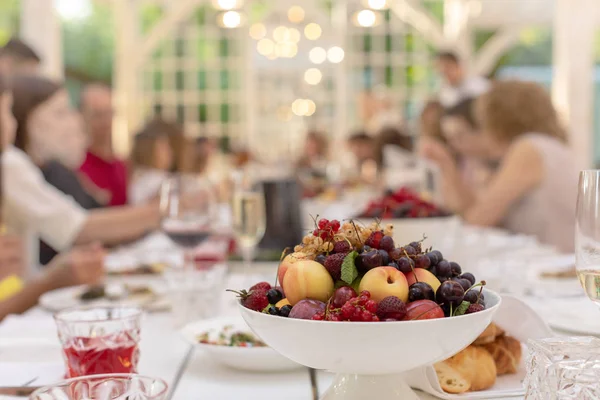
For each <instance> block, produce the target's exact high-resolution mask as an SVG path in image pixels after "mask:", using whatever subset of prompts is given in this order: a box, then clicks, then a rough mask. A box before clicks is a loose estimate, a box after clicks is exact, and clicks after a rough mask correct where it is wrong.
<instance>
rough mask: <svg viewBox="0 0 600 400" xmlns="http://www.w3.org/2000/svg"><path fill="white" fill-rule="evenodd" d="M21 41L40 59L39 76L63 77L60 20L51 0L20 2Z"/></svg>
mask: <svg viewBox="0 0 600 400" xmlns="http://www.w3.org/2000/svg"><path fill="white" fill-rule="evenodd" d="M21 40H23V41H24V42H25V43H27V44H28V45H29V46H31V48H32V49H33V50H34V51H35V52H36V53H37V54H38V55H39V56H40V58H41V59H42V63H41V71H40V72H41V74H43V75H45V76H48V77H51V78H54V79H62V78H63V77H64V67H63V54H62V34H61V27H60V19H59V17H58V15H57V13H56V10H55V9H54V2H53V1H51V0H42V1H40V0H21Z"/></svg>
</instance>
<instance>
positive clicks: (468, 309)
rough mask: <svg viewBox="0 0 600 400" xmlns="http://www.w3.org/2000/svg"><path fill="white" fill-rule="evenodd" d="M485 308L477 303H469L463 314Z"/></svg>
mask: <svg viewBox="0 0 600 400" xmlns="http://www.w3.org/2000/svg"><path fill="white" fill-rule="evenodd" d="M483 310H485V306H482V305H481V304H479V303H475V304H471V305H470V306H469V308H467V312H466V313H465V314H473V313H476V312H479V311H483Z"/></svg>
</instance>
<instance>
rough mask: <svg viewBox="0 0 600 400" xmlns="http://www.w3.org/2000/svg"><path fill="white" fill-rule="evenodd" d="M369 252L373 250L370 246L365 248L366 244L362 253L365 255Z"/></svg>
mask: <svg viewBox="0 0 600 400" xmlns="http://www.w3.org/2000/svg"><path fill="white" fill-rule="evenodd" d="M371 250H373V249H372V248H371V246H367V245H366V244H365V245H364V246H363V251H364V252H365V253H366V252H369V251H371Z"/></svg>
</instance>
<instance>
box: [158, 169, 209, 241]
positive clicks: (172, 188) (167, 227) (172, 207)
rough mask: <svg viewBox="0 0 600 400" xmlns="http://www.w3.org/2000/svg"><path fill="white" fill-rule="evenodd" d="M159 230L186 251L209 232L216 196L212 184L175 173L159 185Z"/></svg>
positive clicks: (202, 239) (204, 238)
mask: <svg viewBox="0 0 600 400" xmlns="http://www.w3.org/2000/svg"><path fill="white" fill-rule="evenodd" d="M160 206H161V211H162V221H161V228H162V231H163V232H164V233H165V234H166V235H167V236H168V237H169V238H170V239H171V240H172V241H173V242H174V243H176V244H177V245H179V246H180V247H181V248H183V249H184V251H186V252H189V251H191V250H192V249H194V248H195V247H196V246H198V245H199V244H200V243H202V242H204V241H205V240H206V239H208V237H209V236H210V235H211V233H212V228H213V222H214V216H215V215H216V200H215V193H214V187H213V185H212V184H211V183H210V182H209V181H208V180H207V179H204V178H200V177H197V176H193V175H177V176H175V177H173V178H170V179H168V180H167V181H166V182H165V183H164V184H163V186H162V188H161V197H160Z"/></svg>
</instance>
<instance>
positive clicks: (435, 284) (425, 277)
mask: <svg viewBox="0 0 600 400" xmlns="http://www.w3.org/2000/svg"><path fill="white" fill-rule="evenodd" d="M415 275H416V277H415ZM406 280H407V282H408V286H410V285H412V284H413V283H415V282H425V283H428V284H429V286H431V288H432V289H433V292H434V293H435V292H436V291H437V289H438V288H439V287H440V285H441V283H440V280H439V279H438V278H437V277H436V276H435V275H434V274H432V273H431V272H429V271H427V270H426V269H423V268H415V269H414V272H412V271H411V272H409V273H408V274H406Z"/></svg>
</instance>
